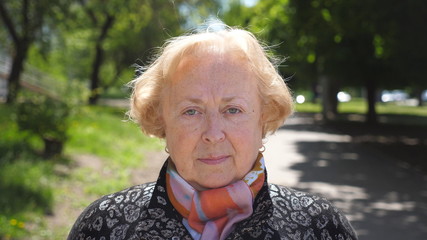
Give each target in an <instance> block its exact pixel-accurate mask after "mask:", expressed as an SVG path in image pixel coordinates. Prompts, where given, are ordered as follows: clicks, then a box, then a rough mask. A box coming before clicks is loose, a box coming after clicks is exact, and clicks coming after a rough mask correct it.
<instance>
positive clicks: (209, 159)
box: [198, 155, 230, 165]
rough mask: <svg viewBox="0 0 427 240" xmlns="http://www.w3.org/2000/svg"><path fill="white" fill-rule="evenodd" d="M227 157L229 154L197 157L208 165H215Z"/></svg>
mask: <svg viewBox="0 0 427 240" xmlns="http://www.w3.org/2000/svg"><path fill="white" fill-rule="evenodd" d="M229 157H230V156H229V155H222V156H213V157H207V158H198V160H199V161H201V162H203V163H206V164H209V165H216V164H220V163H222V162H225V161H226V160H227V159H228V158H229Z"/></svg>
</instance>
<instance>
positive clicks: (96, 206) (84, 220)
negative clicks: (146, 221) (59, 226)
mask: <svg viewBox="0 0 427 240" xmlns="http://www.w3.org/2000/svg"><path fill="white" fill-rule="evenodd" d="M154 187H155V183H154V182H153V183H146V184H142V185H137V186H133V187H130V188H128V189H125V190H122V191H120V192H116V193H113V194H109V195H106V196H103V197H101V198H100V199H98V200H96V201H94V202H93V203H92V204H90V205H89V206H88V207H87V208H86V209H85V210H84V211H83V212H82V214H81V215H80V216H79V218H78V219H77V221H76V222H75V224H74V226H73V228H72V230H71V232H70V234H69V236H68V239H86V237H87V236H96V237H99V238H100V239H103V237H104V238H105V239H110V238H111V236H117V238H116V239H123V238H121V237H120V236H121V235H126V231H127V229H128V228H129V226H130V225H132V224H133V223H134V222H135V221H136V220H137V219H138V217H139V215H140V213H141V212H142V211H144V209H146V208H147V207H148V204H149V202H150V199H151V196H152V194H153V190H154ZM105 233H109V234H108V236H103V234H105ZM111 239H114V238H111Z"/></svg>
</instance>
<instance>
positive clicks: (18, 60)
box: [0, 0, 66, 103]
mask: <svg viewBox="0 0 427 240" xmlns="http://www.w3.org/2000/svg"><path fill="white" fill-rule="evenodd" d="M64 9H66V1H62V0H53V1H50V0H49V1H48V0H40V1H30V0H13V1H12V0H2V1H0V16H1V19H2V22H3V25H4V26H5V28H6V29H7V32H8V35H9V39H10V43H11V49H9V51H10V54H11V56H12V68H11V70H10V73H9V76H8V96H7V102H8V103H13V102H15V100H16V96H17V94H18V91H19V88H20V76H21V73H22V71H23V69H24V62H25V59H26V58H27V54H28V50H29V48H30V46H31V45H32V44H33V43H34V42H36V41H42V40H43V37H44V36H45V35H46V34H49V33H50V32H52V31H53V29H54V21H50V20H49V19H52V18H54V17H55V15H56V13H57V11H58V10H64Z"/></svg>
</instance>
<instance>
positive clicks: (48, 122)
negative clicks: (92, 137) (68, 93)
mask: <svg viewBox="0 0 427 240" xmlns="http://www.w3.org/2000/svg"><path fill="white" fill-rule="evenodd" d="M69 115H70V107H69V106H68V105H67V104H66V103H64V102H61V101H59V100H55V99H51V98H48V97H46V96H36V97H31V98H27V99H24V100H23V101H22V102H20V103H19V104H18V105H17V123H18V126H19V129H20V130H24V131H30V132H32V133H34V134H36V135H37V136H39V137H40V138H42V139H56V140H58V141H65V140H66V139H67V129H68V117H69Z"/></svg>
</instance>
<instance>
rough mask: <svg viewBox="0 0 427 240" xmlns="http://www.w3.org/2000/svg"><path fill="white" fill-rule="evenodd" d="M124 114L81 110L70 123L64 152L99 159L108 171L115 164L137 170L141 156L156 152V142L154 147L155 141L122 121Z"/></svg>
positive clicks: (103, 109) (110, 110)
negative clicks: (97, 157) (92, 156)
mask: <svg viewBox="0 0 427 240" xmlns="http://www.w3.org/2000/svg"><path fill="white" fill-rule="evenodd" d="M125 112H126V110H125V109H120V108H112V107H84V108H82V109H81V111H80V112H79V113H78V114H76V115H75V116H74V117H73V118H72V119H71V125H70V136H71V137H70V139H69V143H68V145H67V149H66V151H67V152H80V153H90V154H94V155H97V156H100V157H103V158H105V160H106V161H109V162H110V163H111V164H113V165H111V167H113V166H115V164H117V165H120V164H125V165H126V166H137V165H138V164H140V163H141V160H140V159H141V156H143V155H144V152H145V151H147V149H148V150H150V149H151V150H157V149H159V146H160V142H158V143H155V142H156V141H157V140H154V139H152V138H149V137H147V136H145V135H143V134H142V132H141V131H140V129H139V128H138V126H137V125H136V124H135V123H133V122H131V121H127V120H126V118H125V117H126V116H125ZM117 139H120V141H117ZM140 145H144V146H145V148H140V147H139V146H140ZM106 146H108V147H106Z"/></svg>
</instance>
